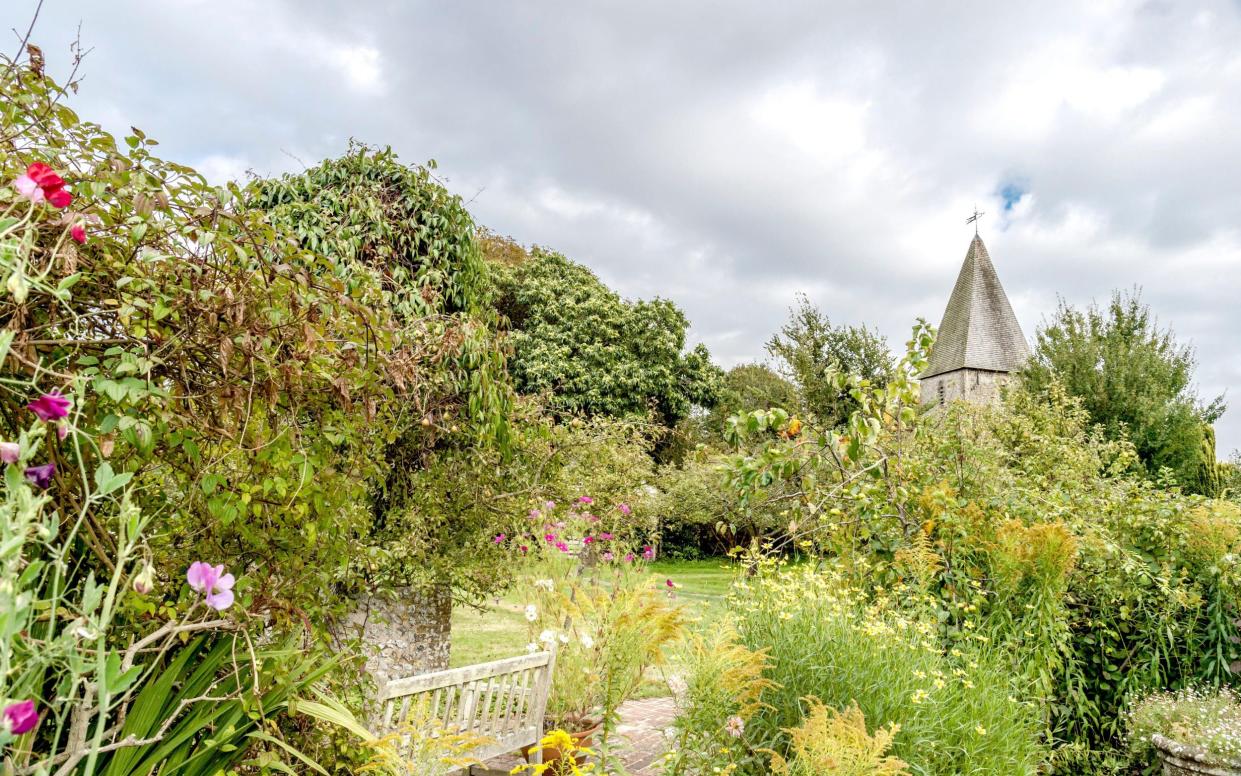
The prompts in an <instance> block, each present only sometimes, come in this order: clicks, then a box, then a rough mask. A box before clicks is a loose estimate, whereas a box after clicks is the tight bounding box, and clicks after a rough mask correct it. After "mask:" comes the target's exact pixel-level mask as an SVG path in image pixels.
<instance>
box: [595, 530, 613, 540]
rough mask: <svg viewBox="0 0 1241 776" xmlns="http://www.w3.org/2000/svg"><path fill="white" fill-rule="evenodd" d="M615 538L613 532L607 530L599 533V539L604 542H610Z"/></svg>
mask: <svg viewBox="0 0 1241 776" xmlns="http://www.w3.org/2000/svg"><path fill="white" fill-rule="evenodd" d="M615 538H616V537H614V536H612V534H610V533H608V532H607V531H604V532H603V533H601V534H599V541H602V542H610V541H612V540H613V539H615Z"/></svg>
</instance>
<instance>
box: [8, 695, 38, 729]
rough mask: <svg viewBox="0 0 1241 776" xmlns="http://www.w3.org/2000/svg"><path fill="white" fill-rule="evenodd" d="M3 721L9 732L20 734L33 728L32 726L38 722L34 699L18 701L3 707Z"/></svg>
mask: <svg viewBox="0 0 1241 776" xmlns="http://www.w3.org/2000/svg"><path fill="white" fill-rule="evenodd" d="M4 721H5V723H6V724H7V725H8V727H9V732H11V733H12V734H13V735H15V736H20V735H21V734H22V733H29V732H30V731H31V730H34V726H35V725H37V724H39V712H38V710H36V709H35V707H34V701H32V700H24V701H19V702H17V703H13V704H10V705H8V706H6V707H5V709H4Z"/></svg>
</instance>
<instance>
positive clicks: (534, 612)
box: [526, 604, 539, 622]
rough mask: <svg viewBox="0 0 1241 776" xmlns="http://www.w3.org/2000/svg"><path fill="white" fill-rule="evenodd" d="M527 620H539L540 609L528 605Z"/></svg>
mask: <svg viewBox="0 0 1241 776" xmlns="http://www.w3.org/2000/svg"><path fill="white" fill-rule="evenodd" d="M526 619H527V620H529V621H530V622H534V621H535V620H537V619H539V607H537V606H535V605H534V604H526Z"/></svg>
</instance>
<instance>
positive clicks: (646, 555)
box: [642, 544, 655, 560]
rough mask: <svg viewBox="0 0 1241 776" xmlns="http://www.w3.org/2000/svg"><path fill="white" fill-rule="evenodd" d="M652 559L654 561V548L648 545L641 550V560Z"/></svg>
mask: <svg viewBox="0 0 1241 776" xmlns="http://www.w3.org/2000/svg"><path fill="white" fill-rule="evenodd" d="M654 559H655V548H653V547H651V545H649V544H648V545H646V546H645V547H643V548H642V560H654Z"/></svg>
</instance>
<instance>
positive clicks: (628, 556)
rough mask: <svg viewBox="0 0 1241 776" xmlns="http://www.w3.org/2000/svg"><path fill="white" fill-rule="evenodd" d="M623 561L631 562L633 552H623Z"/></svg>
mask: <svg viewBox="0 0 1241 776" xmlns="http://www.w3.org/2000/svg"><path fill="white" fill-rule="evenodd" d="M625 562H626V563H633V553H632V552H627V553H625Z"/></svg>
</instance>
